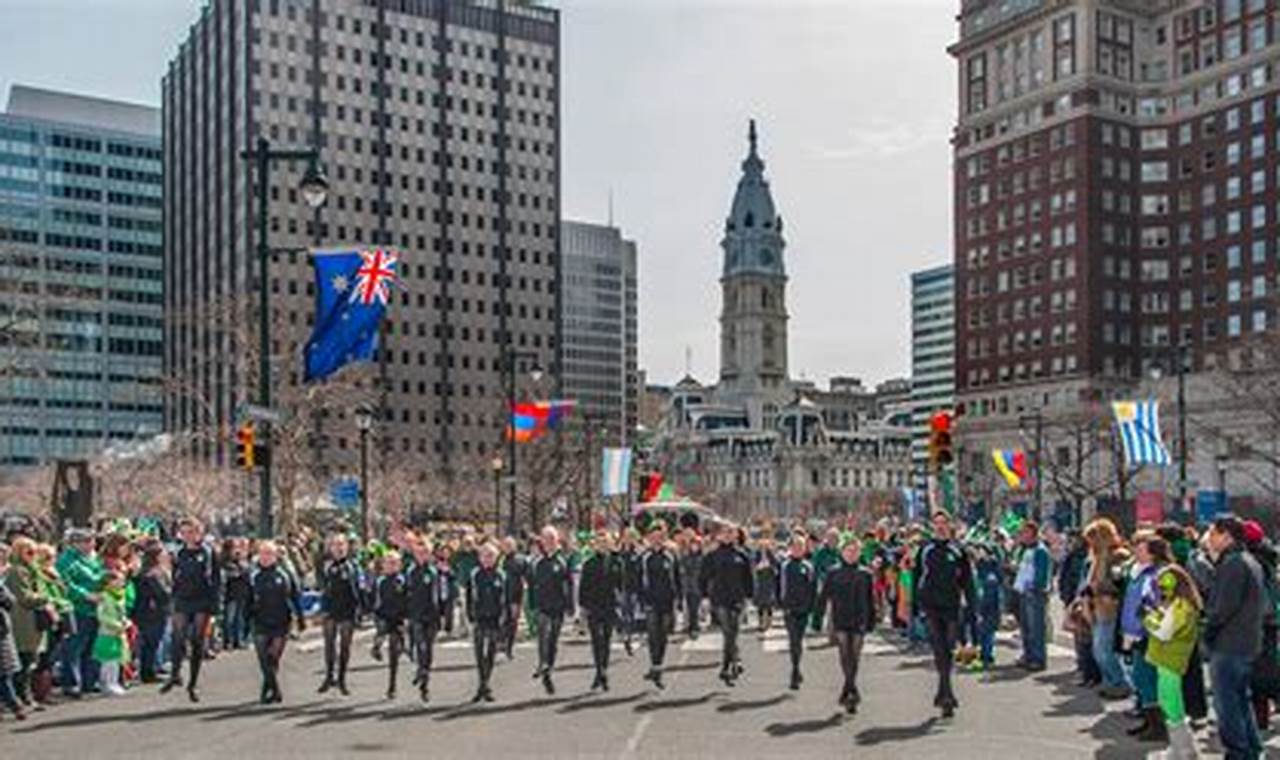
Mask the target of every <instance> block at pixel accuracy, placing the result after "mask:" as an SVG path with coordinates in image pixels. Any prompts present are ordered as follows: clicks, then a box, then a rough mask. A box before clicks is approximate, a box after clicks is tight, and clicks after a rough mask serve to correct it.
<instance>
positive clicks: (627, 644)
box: [622, 641, 636, 657]
mask: <svg viewBox="0 0 1280 760" xmlns="http://www.w3.org/2000/svg"><path fill="white" fill-rule="evenodd" d="M622 648H623V649H625V650H626V652H627V656H628V657H634V656H635V654H636V653H635V650H634V649H633V648H632V647H631V642H630V641H624V642H622Z"/></svg>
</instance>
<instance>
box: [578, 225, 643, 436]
mask: <svg viewBox="0 0 1280 760" xmlns="http://www.w3.org/2000/svg"><path fill="white" fill-rule="evenodd" d="M560 239H561V241H562V246H563V256H564V261H563V265H562V267H561V269H562V272H563V283H564V292H563V293H562V304H563V305H562V312H563V315H564V317H563V320H564V324H563V327H562V334H563V336H564V394H565V395H566V396H567V397H569V398H573V399H577V401H578V407H579V412H580V415H579V416H580V417H581V418H583V419H585V420H587V421H589V422H590V423H591V424H593V425H595V426H596V427H597V428H598V429H600V430H601V431H603V433H604V435H605V440H606V441H607V442H608V443H610V444H621V443H623V442H625V441H627V440H629V439H630V438H631V433H632V431H634V430H635V427H636V424H637V422H638V421H639V413H640V407H639V374H638V367H637V366H636V338H637V308H636V244H635V242H634V241H631V240H627V239H626V238H624V237H623V236H622V231H621V230H619V229H618V228H617V227H613V226H606V225H599V224H586V223H584V222H570V221H565V222H563V223H562V224H561V227H560Z"/></svg>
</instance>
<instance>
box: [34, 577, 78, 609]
mask: <svg viewBox="0 0 1280 760" xmlns="http://www.w3.org/2000/svg"><path fill="white" fill-rule="evenodd" d="M36 585H37V586H39V587H40V593H41V595H43V596H44V597H45V598H46V599H48V600H49V601H50V602H53V606H54V607H55V608H56V609H57V610H58V614H59V615H70V614H71V613H72V612H74V611H75V608H74V607H72V605H71V600H70V599H68V598H67V584H65V583H63V582H62V579H61V578H59V577H57V576H55V575H53V574H52V572H46V571H45V570H44V568H41V567H37V568H36Z"/></svg>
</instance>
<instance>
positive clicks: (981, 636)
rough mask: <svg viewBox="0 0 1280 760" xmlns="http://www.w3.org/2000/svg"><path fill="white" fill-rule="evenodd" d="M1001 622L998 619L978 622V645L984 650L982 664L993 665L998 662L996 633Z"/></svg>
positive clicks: (984, 618)
mask: <svg viewBox="0 0 1280 760" xmlns="http://www.w3.org/2000/svg"><path fill="white" fill-rule="evenodd" d="M999 628H1000V621H999V620H998V619H996V618H990V619H988V618H986V617H983V618H981V619H980V620H979V622H978V641H977V644H978V646H979V647H981V648H982V664H983V665H991V664H993V663H995V661H996V631H997V630H999Z"/></svg>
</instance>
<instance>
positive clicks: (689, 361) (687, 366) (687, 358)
mask: <svg viewBox="0 0 1280 760" xmlns="http://www.w3.org/2000/svg"><path fill="white" fill-rule="evenodd" d="M684 373H685V374H686V375H688V376H689V377H693V346H690V345H687V344H686V345H685V347H684Z"/></svg>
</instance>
